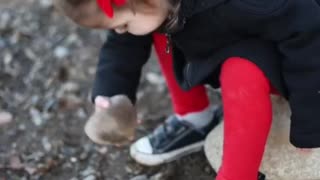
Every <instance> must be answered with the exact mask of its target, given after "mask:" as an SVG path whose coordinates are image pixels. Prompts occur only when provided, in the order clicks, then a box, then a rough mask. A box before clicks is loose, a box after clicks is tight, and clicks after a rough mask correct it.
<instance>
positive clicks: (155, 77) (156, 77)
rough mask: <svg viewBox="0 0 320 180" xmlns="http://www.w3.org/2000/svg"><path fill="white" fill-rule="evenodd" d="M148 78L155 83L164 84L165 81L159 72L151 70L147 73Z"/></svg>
mask: <svg viewBox="0 0 320 180" xmlns="http://www.w3.org/2000/svg"><path fill="white" fill-rule="evenodd" d="M146 79H147V81H149V82H150V83H151V84H153V85H162V84H164V83H165V81H164V79H163V77H162V76H160V75H159V74H157V73H153V72H149V73H147V74H146Z"/></svg>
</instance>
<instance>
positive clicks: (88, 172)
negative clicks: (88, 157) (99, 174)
mask: <svg viewBox="0 0 320 180" xmlns="http://www.w3.org/2000/svg"><path fill="white" fill-rule="evenodd" d="M95 173H96V171H95V170H94V168H93V167H91V166H89V167H87V168H86V169H85V170H84V171H82V172H80V174H81V176H83V177H86V176H89V175H92V174H95Z"/></svg>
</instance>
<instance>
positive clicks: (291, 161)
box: [205, 97, 320, 180]
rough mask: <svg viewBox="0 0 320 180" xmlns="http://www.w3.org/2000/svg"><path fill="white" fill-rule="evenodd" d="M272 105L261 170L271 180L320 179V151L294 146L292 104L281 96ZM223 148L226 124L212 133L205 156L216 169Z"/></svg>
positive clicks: (273, 100) (206, 146)
mask: <svg viewBox="0 0 320 180" xmlns="http://www.w3.org/2000/svg"><path fill="white" fill-rule="evenodd" d="M272 102H273V124H272V128H271V132H270V134H269V137H268V141H267V145H266V150H265V153H264V156H263V160H262V164H261V167H260V171H261V172H262V173H264V174H265V175H266V177H267V180H280V179H281V180H292V179H294V180H315V179H320V148H317V149H312V150H308V151H302V150H301V149H297V148H295V147H294V146H293V145H292V144H290V142H289V132H290V131H289V128H290V115H291V112H290V109H289V106H288V103H287V102H286V101H285V100H284V99H282V98H280V97H272ZM222 146H223V123H221V124H220V125H219V126H217V127H216V128H215V129H214V130H212V132H211V133H210V134H209V135H208V137H207V139H206V142H205V154H206V156H207V158H208V160H209V162H210V164H211V165H212V167H213V168H214V169H215V170H218V169H219V167H220V165H221V158H222ZM244 163H245V162H244ZM244 165H245V164H244Z"/></svg>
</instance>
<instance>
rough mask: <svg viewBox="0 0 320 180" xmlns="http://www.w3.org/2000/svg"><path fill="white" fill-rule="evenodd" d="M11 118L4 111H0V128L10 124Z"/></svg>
mask: <svg viewBox="0 0 320 180" xmlns="http://www.w3.org/2000/svg"><path fill="white" fill-rule="evenodd" d="M12 119H13V116H12V114H11V113H9V112H6V111H2V112H1V111H0V126H3V125H7V124H9V123H11V122H12Z"/></svg>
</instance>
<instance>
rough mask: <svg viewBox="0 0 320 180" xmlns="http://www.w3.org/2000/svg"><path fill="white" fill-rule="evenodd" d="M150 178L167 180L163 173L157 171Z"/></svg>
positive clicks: (151, 179) (152, 179)
mask: <svg viewBox="0 0 320 180" xmlns="http://www.w3.org/2000/svg"><path fill="white" fill-rule="evenodd" d="M150 180H165V178H164V175H163V173H161V172H160V173H157V174H155V175H153V176H151V177H150Z"/></svg>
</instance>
